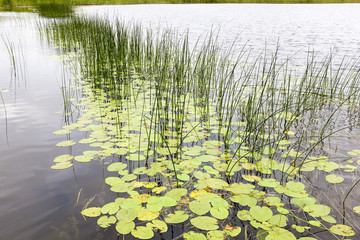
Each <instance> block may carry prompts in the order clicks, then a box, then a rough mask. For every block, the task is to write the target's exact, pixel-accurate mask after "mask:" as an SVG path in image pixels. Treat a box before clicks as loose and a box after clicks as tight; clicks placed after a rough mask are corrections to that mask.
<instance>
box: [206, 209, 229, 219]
mask: <svg viewBox="0 0 360 240" xmlns="http://www.w3.org/2000/svg"><path fill="white" fill-rule="evenodd" d="M210 213H211V215H212V216H213V217H214V218H217V219H225V218H227V217H228V216H229V211H228V210H227V208H224V207H212V208H211V209H210Z"/></svg>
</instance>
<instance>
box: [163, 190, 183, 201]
mask: <svg viewBox="0 0 360 240" xmlns="http://www.w3.org/2000/svg"><path fill="white" fill-rule="evenodd" d="M186 194H187V189H185V188H175V189H172V190H170V191H169V192H167V193H166V194H165V197H170V198H172V199H174V200H175V201H179V200H180V199H181V197H182V196H185V195H186Z"/></svg>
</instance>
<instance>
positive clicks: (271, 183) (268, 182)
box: [258, 178, 280, 188]
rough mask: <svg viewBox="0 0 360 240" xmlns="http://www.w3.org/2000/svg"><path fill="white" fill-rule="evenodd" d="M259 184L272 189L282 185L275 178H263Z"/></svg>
mask: <svg viewBox="0 0 360 240" xmlns="http://www.w3.org/2000/svg"><path fill="white" fill-rule="evenodd" d="M258 184H259V185H260V186H262V187H272V188H275V187H277V186H278V185H280V183H279V182H278V181H276V179H273V178H263V179H261V180H259V183H258Z"/></svg>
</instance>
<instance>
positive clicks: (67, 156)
mask: <svg viewBox="0 0 360 240" xmlns="http://www.w3.org/2000/svg"><path fill="white" fill-rule="evenodd" d="M73 158H74V157H73V156H71V155H70V154H64V155H60V156H57V157H56V158H55V159H54V162H56V163H59V162H67V161H70V160H72V159H73Z"/></svg>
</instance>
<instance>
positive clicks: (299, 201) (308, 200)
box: [290, 197, 316, 208]
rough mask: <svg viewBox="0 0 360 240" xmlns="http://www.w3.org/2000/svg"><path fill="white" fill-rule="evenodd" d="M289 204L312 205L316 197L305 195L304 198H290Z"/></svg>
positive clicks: (302, 206)
mask: <svg viewBox="0 0 360 240" xmlns="http://www.w3.org/2000/svg"><path fill="white" fill-rule="evenodd" d="M290 202H291V204H293V205H295V206H298V207H301V208H304V207H305V206H307V205H312V204H315V203H316V199H315V198H313V197H305V198H292V199H291V200H290Z"/></svg>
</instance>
